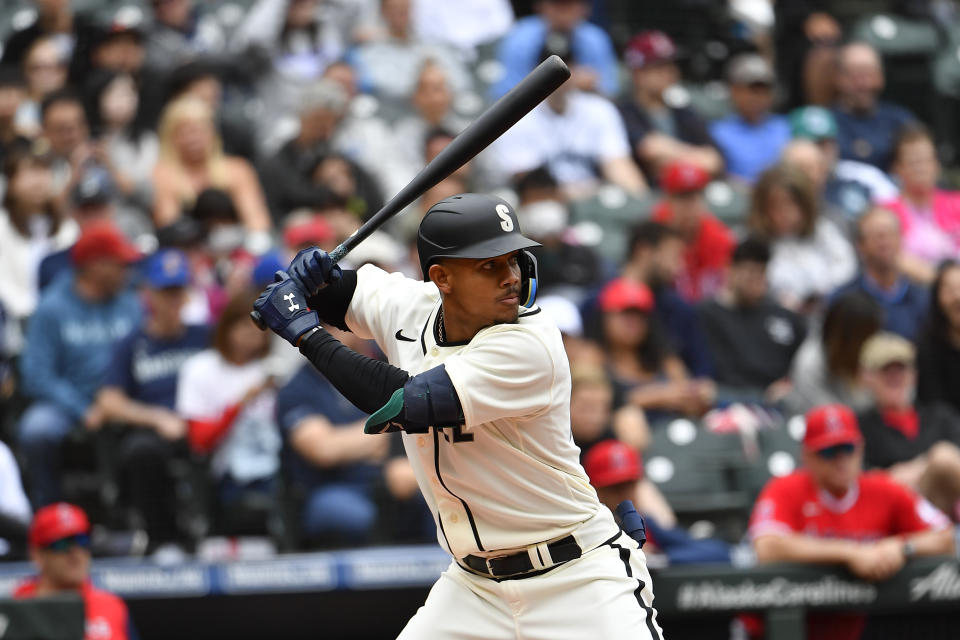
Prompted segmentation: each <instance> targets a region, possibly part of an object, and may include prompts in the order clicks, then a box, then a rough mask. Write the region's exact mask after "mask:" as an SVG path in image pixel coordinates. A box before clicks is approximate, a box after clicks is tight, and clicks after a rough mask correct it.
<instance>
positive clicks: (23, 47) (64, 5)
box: [2, 0, 76, 64]
mask: <svg viewBox="0 0 960 640" xmlns="http://www.w3.org/2000/svg"><path fill="white" fill-rule="evenodd" d="M34 4H35V5H36V9H37V12H36V14H35V15H34V17H33V20H32V21H31V22H30V23H29V24H27V25H23V26H20V28H19V29H17V30H16V31H14V32H13V33H11V34H10V35H9V36H8V37H7V38H6V41H5V42H4V43H3V44H4V46H3V59H2V62H3V64H20V62H22V61H23V59H24V58H25V57H26V55H27V50H28V49H29V48H30V45H32V44H33V43H34V42H35V41H36V40H37V39H38V38H42V37H44V36H48V37H52V38H54V40H55V41H56V43H57V46H58V47H59V49H60V55H61V57H62V59H64V60H66V59H68V58H69V57H70V56H71V55H72V54H73V47H74V44H76V34H75V32H74V28H75V22H74V15H73V8H72V7H71V6H70V5H71V4H72V3H71V2H69V0H36V2H34ZM18 26H19V25H18Z"/></svg>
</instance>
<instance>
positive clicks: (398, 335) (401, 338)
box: [393, 329, 416, 342]
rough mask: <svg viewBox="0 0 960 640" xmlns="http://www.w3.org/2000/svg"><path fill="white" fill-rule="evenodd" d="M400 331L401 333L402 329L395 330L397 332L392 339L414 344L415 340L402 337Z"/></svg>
mask: <svg viewBox="0 0 960 640" xmlns="http://www.w3.org/2000/svg"><path fill="white" fill-rule="evenodd" d="M401 331H403V329H397V332H396V333H395V334H394V336H393V337H394V338H396V339H397V340H403V341H404V342H416V339H414V338H408V337H407V336H405V335H403V334H402V333H401Z"/></svg>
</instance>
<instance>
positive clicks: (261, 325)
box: [250, 309, 267, 331]
mask: <svg viewBox="0 0 960 640" xmlns="http://www.w3.org/2000/svg"><path fill="white" fill-rule="evenodd" d="M250 319H251V320H253V324H255V325H257V328H258V329H260V331H266V330H267V323H266V322H264V321H263V316H261V315H260V312H259V311H257V310H256V309H254V310H253V311H251V312H250Z"/></svg>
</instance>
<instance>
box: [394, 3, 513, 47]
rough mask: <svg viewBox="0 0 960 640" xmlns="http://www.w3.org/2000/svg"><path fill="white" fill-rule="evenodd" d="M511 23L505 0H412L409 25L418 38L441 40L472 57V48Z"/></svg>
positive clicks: (497, 35) (494, 38) (492, 39)
mask: <svg viewBox="0 0 960 640" xmlns="http://www.w3.org/2000/svg"><path fill="white" fill-rule="evenodd" d="M512 25H513V7H512V6H511V3H510V2H509V0H461V1H460V2H458V3H456V4H451V3H449V2H447V1H446V0H416V1H415V2H414V3H413V29H414V32H415V33H416V34H417V36H419V37H420V38H423V39H424V40H427V41H435V42H442V43H444V44H446V45H447V46H450V47H453V48H455V49H457V50H458V51H460V52H461V53H462V54H463V56H464V58H465V59H468V60H473V59H474V58H475V55H476V48H477V47H478V46H479V45H484V44H487V43H490V42H495V41H497V40H499V39H500V38H501V37H503V36H504V35H505V34H506V33H507V31H509V30H510V27H511V26H512Z"/></svg>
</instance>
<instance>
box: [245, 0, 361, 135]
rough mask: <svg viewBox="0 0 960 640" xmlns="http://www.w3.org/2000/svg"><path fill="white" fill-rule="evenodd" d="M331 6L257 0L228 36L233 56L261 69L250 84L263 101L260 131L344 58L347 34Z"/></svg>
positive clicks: (293, 108) (312, 0)
mask: <svg viewBox="0 0 960 640" xmlns="http://www.w3.org/2000/svg"><path fill="white" fill-rule="evenodd" d="M337 4H341V3H337ZM350 4H356V3H350ZM331 5H332V3H329V2H324V1H322V0H280V1H277V0H258V2H256V3H255V4H254V5H253V6H252V7H251V8H250V10H249V11H248V12H247V14H246V16H245V18H244V20H243V22H242V23H241V25H240V27H239V28H238V29H237V32H236V34H234V36H233V37H232V39H231V40H232V41H231V44H230V46H231V49H232V50H233V51H234V52H236V53H235V55H239V56H243V57H245V58H249V59H253V60H258V61H260V66H262V67H264V68H263V70H262V72H261V73H260V74H259V78H257V80H256V82H255V84H254V87H255V89H256V93H257V95H258V97H260V99H261V100H262V105H263V109H262V116H263V118H262V120H263V124H264V131H270V130H271V128H270V125H271V124H275V122H276V121H277V120H278V119H281V118H285V117H288V116H292V115H295V114H296V112H297V109H298V107H299V103H298V101H299V97H300V92H301V91H302V90H303V89H304V88H306V87H308V86H309V85H310V84H311V83H312V82H313V81H314V80H315V79H316V78H318V77H320V75H321V74H322V73H323V72H324V71H325V70H326V68H327V67H328V66H329V65H330V64H332V63H333V62H334V61H336V60H338V59H340V58H341V57H342V56H343V55H344V53H345V51H346V46H347V44H349V43H347V42H344V38H345V37H346V35H347V34H345V33H342V32H340V31H339V30H338V28H337V27H338V25H337V24H336V21H335V17H334V15H333V13H334V11H335V10H334V11H331V10H329V9H330V7H331Z"/></svg>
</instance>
